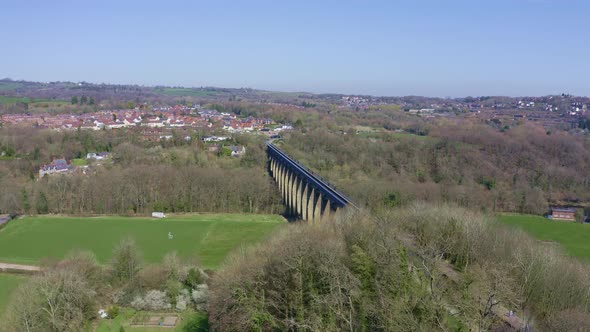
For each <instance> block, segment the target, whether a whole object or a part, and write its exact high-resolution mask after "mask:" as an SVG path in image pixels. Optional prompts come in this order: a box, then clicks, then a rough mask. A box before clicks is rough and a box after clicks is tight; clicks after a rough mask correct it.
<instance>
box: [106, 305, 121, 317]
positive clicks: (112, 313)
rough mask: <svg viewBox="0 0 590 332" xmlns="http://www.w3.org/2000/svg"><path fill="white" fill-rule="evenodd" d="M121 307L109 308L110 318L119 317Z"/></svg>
mask: <svg viewBox="0 0 590 332" xmlns="http://www.w3.org/2000/svg"><path fill="white" fill-rule="evenodd" d="M120 310H121V308H119V306H116V305H114V306H111V307H110V308H109V309H108V310H107V315H108V318H109V319H115V318H117V316H119V312H120Z"/></svg>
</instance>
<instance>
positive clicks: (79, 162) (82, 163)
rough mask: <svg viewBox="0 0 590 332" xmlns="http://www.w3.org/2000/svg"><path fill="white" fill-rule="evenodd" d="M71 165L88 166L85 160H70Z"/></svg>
mask: <svg viewBox="0 0 590 332" xmlns="http://www.w3.org/2000/svg"><path fill="white" fill-rule="evenodd" d="M72 163H73V164H74V166H86V165H88V162H87V161H86V159H83V158H76V159H74V160H72Z"/></svg>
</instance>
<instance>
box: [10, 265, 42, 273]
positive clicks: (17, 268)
mask: <svg viewBox="0 0 590 332" xmlns="http://www.w3.org/2000/svg"><path fill="white" fill-rule="evenodd" d="M39 271H41V267H39V266H35V265H22V264H10V263H0V272H28V273H30V272H39Z"/></svg>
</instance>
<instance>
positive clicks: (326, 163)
mask: <svg viewBox="0 0 590 332" xmlns="http://www.w3.org/2000/svg"><path fill="white" fill-rule="evenodd" d="M423 130H424V131H426V132H427V133H428V135H416V134H410V133H409V132H408V131H405V132H401V133H400V132H382V133H373V134H369V135H363V134H356V131H355V130H353V131H349V132H334V131H330V130H325V129H320V128H318V129H313V130H307V131H305V132H298V133H294V134H293V135H292V136H290V137H289V138H288V139H287V140H286V142H285V144H284V145H283V146H284V148H285V149H287V150H288V151H289V152H290V153H292V154H293V155H294V156H295V158H297V159H299V160H300V161H302V162H303V163H304V164H306V165H308V166H310V167H311V168H312V169H315V170H316V171H317V172H318V173H319V174H322V175H323V176H324V177H326V178H327V179H329V180H331V181H332V182H334V183H335V184H336V185H337V186H338V187H339V188H341V189H342V190H343V191H344V192H346V193H348V194H349V195H350V196H352V197H353V198H354V199H356V200H357V201H358V202H360V203H363V204H364V205H367V206H370V207H379V206H382V205H390V206H395V205H400V204H406V203H408V202H411V201H415V200H423V201H431V202H453V203H457V204H459V205H461V206H464V207H470V208H476V209H484V210H488V211H513V212H522V213H533V214H543V213H545V212H547V211H548V207H549V205H550V204H573V205H578V204H581V205H584V204H587V203H588V202H589V201H590V190H589V189H590V143H589V142H588V141H587V140H586V139H585V138H584V137H578V136H575V135H572V134H569V133H567V132H561V131H556V132H551V131H547V130H546V129H544V128H542V127H539V126H535V125H532V124H525V125H521V126H517V127H514V128H511V129H509V130H506V131H498V130H496V129H495V128H492V127H489V126H486V125H482V124H472V123H469V122H466V121H456V122H451V121H445V122H439V123H430V124H426V125H424V126H423Z"/></svg>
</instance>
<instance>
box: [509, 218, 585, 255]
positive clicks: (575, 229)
mask: <svg viewBox="0 0 590 332" xmlns="http://www.w3.org/2000/svg"><path fill="white" fill-rule="evenodd" d="M498 219H499V220H500V221H501V222H503V223H505V224H508V225H512V226H515V227H519V228H521V229H523V230H524V231H526V232H528V233H529V234H531V235H533V236H534V237H536V238H537V239H539V240H542V241H552V242H556V243H559V244H560V245H561V246H563V248H564V249H565V251H566V252H567V253H568V254H569V255H571V256H575V257H580V258H583V259H586V260H590V241H588V239H590V225H588V224H580V223H573V222H565V221H552V220H549V219H547V218H543V217H539V216H530V215H509V214H506V215H500V216H499V217H498Z"/></svg>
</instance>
